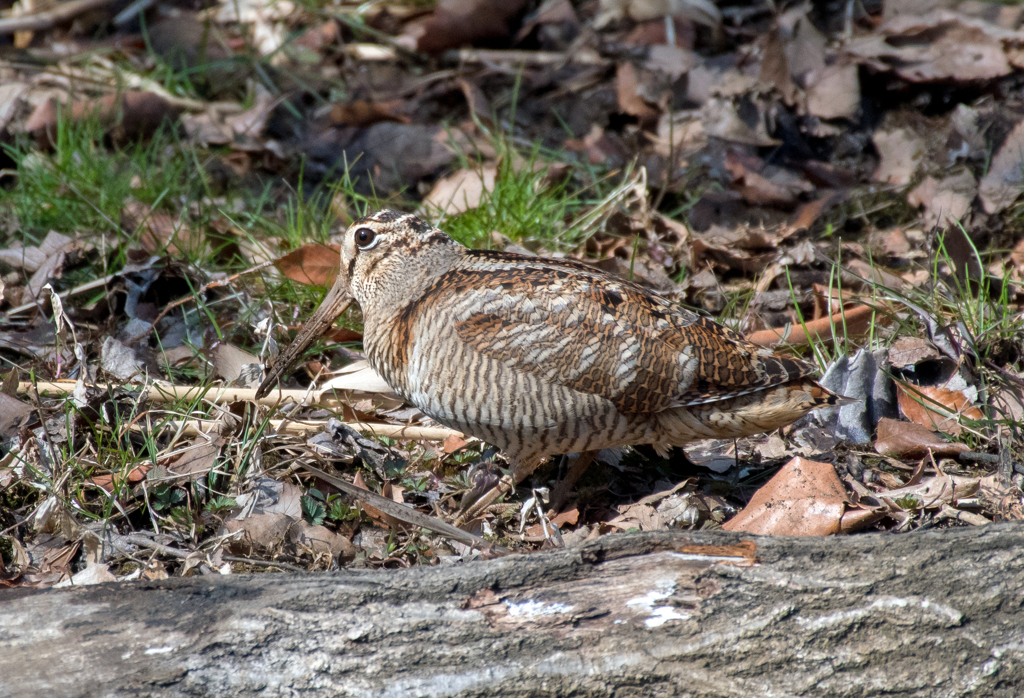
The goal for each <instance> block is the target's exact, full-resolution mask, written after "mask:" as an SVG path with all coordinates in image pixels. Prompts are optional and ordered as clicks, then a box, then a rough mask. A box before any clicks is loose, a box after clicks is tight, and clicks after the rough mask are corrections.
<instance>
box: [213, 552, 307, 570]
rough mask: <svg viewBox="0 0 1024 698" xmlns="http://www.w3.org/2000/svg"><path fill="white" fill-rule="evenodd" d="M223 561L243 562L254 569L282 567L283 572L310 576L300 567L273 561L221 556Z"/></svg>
mask: <svg viewBox="0 0 1024 698" xmlns="http://www.w3.org/2000/svg"><path fill="white" fill-rule="evenodd" d="M220 559H221V560H224V562H241V563H242V564H245V565H252V566H254V567H280V568H281V569H283V570H289V571H290V572H301V573H302V574H308V573H309V570H307V569H303V568H301V567H299V566H298V565H290V564H288V563H287V562H274V561H273V560H253V559H252V558H248V557H238V556H237V555H221V558H220Z"/></svg>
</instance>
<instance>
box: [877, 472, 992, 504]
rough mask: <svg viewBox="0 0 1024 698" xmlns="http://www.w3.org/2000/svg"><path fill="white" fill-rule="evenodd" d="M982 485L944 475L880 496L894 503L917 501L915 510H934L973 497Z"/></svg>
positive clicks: (972, 480)
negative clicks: (906, 500) (898, 500)
mask: <svg viewBox="0 0 1024 698" xmlns="http://www.w3.org/2000/svg"><path fill="white" fill-rule="evenodd" d="M980 483H981V481H980V480H979V479H978V478H973V477H962V476H959V475H945V474H943V475H938V476H936V477H930V478H928V479H926V480H922V481H921V482H919V483H918V484H916V485H908V486H906V487H898V488H896V489H892V490H889V491H888V492H879V493H878V496H879V497H884V498H885V499H886V500H887V501H889V502H894V503H895V501H896V500H897V499H904V498H912V499H916V500H917V504H916V505H915V506H914V508H924V509H934V508H936V507H939V506H941V505H943V504H951V503H953V502H955V501H956V500H957V499H963V498H965V497H970V496H972V495H973V494H975V493H976V492H977V491H978V487H979V486H980Z"/></svg>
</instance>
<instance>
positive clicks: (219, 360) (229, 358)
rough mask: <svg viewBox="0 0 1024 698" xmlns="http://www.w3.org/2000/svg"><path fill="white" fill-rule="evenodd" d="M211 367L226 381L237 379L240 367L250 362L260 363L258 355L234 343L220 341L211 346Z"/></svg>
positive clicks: (231, 381) (240, 370) (230, 381)
mask: <svg viewBox="0 0 1024 698" xmlns="http://www.w3.org/2000/svg"><path fill="white" fill-rule="evenodd" d="M212 354H213V369H214V370H215V371H216V372H217V375H218V376H220V377H221V378H223V379H224V380H225V381H227V382H228V383H233V382H234V381H236V380H238V377H239V375H241V373H242V369H243V368H245V367H246V366H249V365H251V364H261V363H263V362H261V361H260V360H259V357H257V356H254V355H252V354H250V353H249V352H247V351H245V350H244V349H241V348H239V347H236V346H235V345H234V344H228V343H227V342H221V343H220V344H218V345H217V346H215V347H214V348H213V352H212Z"/></svg>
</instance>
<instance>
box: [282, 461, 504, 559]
mask: <svg viewBox="0 0 1024 698" xmlns="http://www.w3.org/2000/svg"><path fill="white" fill-rule="evenodd" d="M302 468H303V470H306V471H308V472H310V473H312V474H313V475H316V476H317V477H318V478H320V479H321V480H323V481H325V482H328V483H330V484H332V485H334V486H335V487H337V488H338V489H339V490H341V491H342V492H344V493H345V494H347V495H351V496H352V497H355V498H356V499H358V500H359V501H360V502H363V503H364V504H366V505H368V506H371V507H373V508H375V509H379V510H380V511H382V512H384V513H385V514H387V515H389V516H393V517H395V518H396V519H398V520H399V521H402V522H403V523H407V524H410V525H411V526H418V527H420V528H425V529H427V530H428V531H432V532H434V533H437V534H438V535H442V536H445V537H447V538H451V539H452V540H457V541H459V542H460V543H464V544H466V545H470V546H473V547H476V548H480V549H483V550H488V549H489V550H491V551H493V552H499V553H507V552H509V551H508V550H506V549H505V548H503V547H501V546H499V545H494V544H492V543H489V542H487V541H486V540H484V539H483V538H481V537H480V536H476V535H473V534H472V533H469V532H468V531H463V530H462V529H461V528H456V527H455V526H452V525H451V524H448V523H445V522H444V521H441V519H438V518H435V517H433V516H428V515H426V514H423V513H421V512H419V511H417V510H416V509H413V508H412V507H410V506H408V505H405V504H399V503H398V502H396V501H394V500H391V499H388V498H387V497H383V496H381V495H379V494H377V493H376V492H370V491H369V490H364V489H362V488H361V487H356V486H355V485H353V484H352V483H351V482H346V481H345V480H342V479H341V478H340V477H335V476H334V475H330V474H328V473H325V472H324V471H323V470H320V469H319V468H314V467H313V466H312V465H307V464H305V463H303V464H302Z"/></svg>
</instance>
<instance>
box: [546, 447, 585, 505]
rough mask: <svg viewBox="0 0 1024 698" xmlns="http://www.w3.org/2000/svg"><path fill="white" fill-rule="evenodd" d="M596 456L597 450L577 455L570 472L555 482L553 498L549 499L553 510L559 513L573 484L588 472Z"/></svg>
mask: <svg viewBox="0 0 1024 698" xmlns="http://www.w3.org/2000/svg"><path fill="white" fill-rule="evenodd" d="M595 458H597V451H584V452H583V453H581V454H579V455H578V456H576V460H575V461H573V463H572V465H570V466H569V472H567V473H566V474H565V477H564V478H562V479H561V480H559V481H558V482H557V483H555V487H554V489H552V490H551V498H550V499H549V500H548V504H549V506H550V507H551V511H553V512H555V513H556V514H557V513H558V510H559V509H561V508H562V505H563V504H565V502H566V501H567V500H568V499H569V495H570V494H571V493H572V488H573V486H574V485H575V484H576V483H577V482H578V481H579V479H580V478H581V477H583V473H585V472H587V468H589V467H590V464H591V463H593V462H594V459H595Z"/></svg>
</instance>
